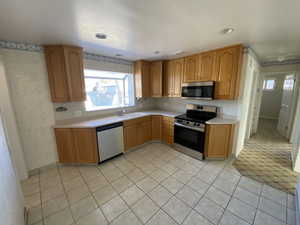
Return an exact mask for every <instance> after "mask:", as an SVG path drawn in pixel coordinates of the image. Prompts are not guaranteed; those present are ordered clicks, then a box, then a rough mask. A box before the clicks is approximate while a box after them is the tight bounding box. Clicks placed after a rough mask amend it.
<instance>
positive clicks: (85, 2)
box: [0, 0, 300, 61]
mask: <svg viewBox="0 0 300 225" xmlns="http://www.w3.org/2000/svg"><path fill="white" fill-rule="evenodd" d="M299 11H300V1H299V0H289V1H282V0H251V1H247V0H48V1H47V0H30V1H24V0H3V1H1V2H0V40H9V41H20V42H29V43H35V44H57V43H63V44H74V45H80V46H82V47H84V48H85V51H87V52H91V53H98V54H102V55H107V56H115V55H116V54H122V55H123V56H122V57H121V58H124V59H130V60H135V59H155V58H170V57H174V55H175V53H176V52H178V51H183V52H184V53H183V54H182V55H187V54H190V53H194V52H199V51H202V50H208V49H213V48H218V47H222V46H226V45H230V44H237V43H243V44H245V45H246V46H249V47H251V48H252V49H253V50H254V51H255V52H256V54H257V55H258V57H259V58H260V60H262V61H267V60H274V58H275V59H276V58H277V57H279V58H280V60H282V57H290V58H297V57H299V56H300V29H299V21H300V14H299ZM227 27H233V28H234V29H235V31H234V32H233V33H230V34H226V35H225V34H222V33H221V31H222V30H223V29H224V28H227ZM96 33H105V34H106V35H107V37H108V38H107V39H106V40H99V39H96V38H95V34H96ZM155 51H159V52H160V53H159V54H154V52H155Z"/></svg>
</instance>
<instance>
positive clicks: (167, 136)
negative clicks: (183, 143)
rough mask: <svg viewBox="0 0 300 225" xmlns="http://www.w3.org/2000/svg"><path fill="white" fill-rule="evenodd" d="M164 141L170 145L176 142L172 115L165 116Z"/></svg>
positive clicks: (163, 121) (163, 120)
mask: <svg viewBox="0 0 300 225" xmlns="http://www.w3.org/2000/svg"><path fill="white" fill-rule="evenodd" d="M162 141H163V142H165V143H167V144H170V145H171V144H173V143H174V118H172V117H168V116H163V119H162Z"/></svg>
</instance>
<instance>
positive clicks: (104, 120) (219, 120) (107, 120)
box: [54, 110, 238, 128]
mask: <svg viewBox="0 0 300 225" xmlns="http://www.w3.org/2000/svg"><path fill="white" fill-rule="evenodd" d="M180 114H182V113H179V112H168V111H159V110H152V111H141V112H133V113H126V114H123V115H120V116H119V115H114V116H107V117H100V118H96V119H88V120H85V121H80V122H78V121H77V122H65V121H58V122H57V124H56V125H54V128H94V127H101V126H104V125H108V124H112V123H117V122H124V121H126V120H132V119H136V118H140V117H144V116H152V115H161V116H169V117H175V116H178V115H180ZM237 122H238V121H237V120H234V119H228V118H223V117H216V118H214V119H211V120H209V121H207V122H206V124H235V123H237Z"/></svg>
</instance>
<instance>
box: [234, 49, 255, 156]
mask: <svg viewBox="0 0 300 225" xmlns="http://www.w3.org/2000/svg"><path fill="white" fill-rule="evenodd" d="M243 62H244V63H243V69H242V77H241V85H240V97H239V101H238V102H239V103H238V104H239V108H238V119H239V127H238V128H237V129H236V133H235V134H236V136H235V141H234V142H235V143H236V145H235V156H236V157H237V156H238V155H239V153H240V152H241V151H242V149H243V148H244V143H245V140H246V134H247V128H248V127H247V126H248V125H249V123H248V117H249V112H250V105H251V98H252V95H251V93H252V90H253V81H254V73H255V71H257V72H258V73H260V69H261V68H260V65H259V63H258V61H257V59H256V58H255V56H254V55H253V54H251V52H248V54H244V59H243Z"/></svg>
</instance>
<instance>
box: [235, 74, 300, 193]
mask: <svg viewBox="0 0 300 225" xmlns="http://www.w3.org/2000/svg"><path fill="white" fill-rule="evenodd" d="M297 82H298V81H297V80H296V76H295V73H287V72H285V73H272V74H270V73H268V74H261V75H260V74H255V73H254V84H253V90H252V93H251V96H252V98H251V102H249V104H250V105H249V115H248V124H247V133H246V138H245V144H244V148H243V150H242V151H241V153H240V154H239V156H238V158H237V159H236V160H235V162H234V166H235V167H236V168H237V169H238V170H239V171H240V172H241V173H242V174H243V175H245V176H248V177H250V178H252V179H255V180H257V181H260V182H263V183H267V184H269V185H270V186H273V187H275V188H277V189H281V190H284V191H288V192H290V193H294V191H295V186H296V183H297V181H298V177H299V174H298V173H296V172H294V171H293V164H292V151H293V145H292V139H291V137H292V136H294V135H293V133H294V131H293V132H292V130H293V125H294V118H295V111H296V110H295V109H296V102H297V94H296V90H297V88H296V87H297V86H298V84H297Z"/></svg>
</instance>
